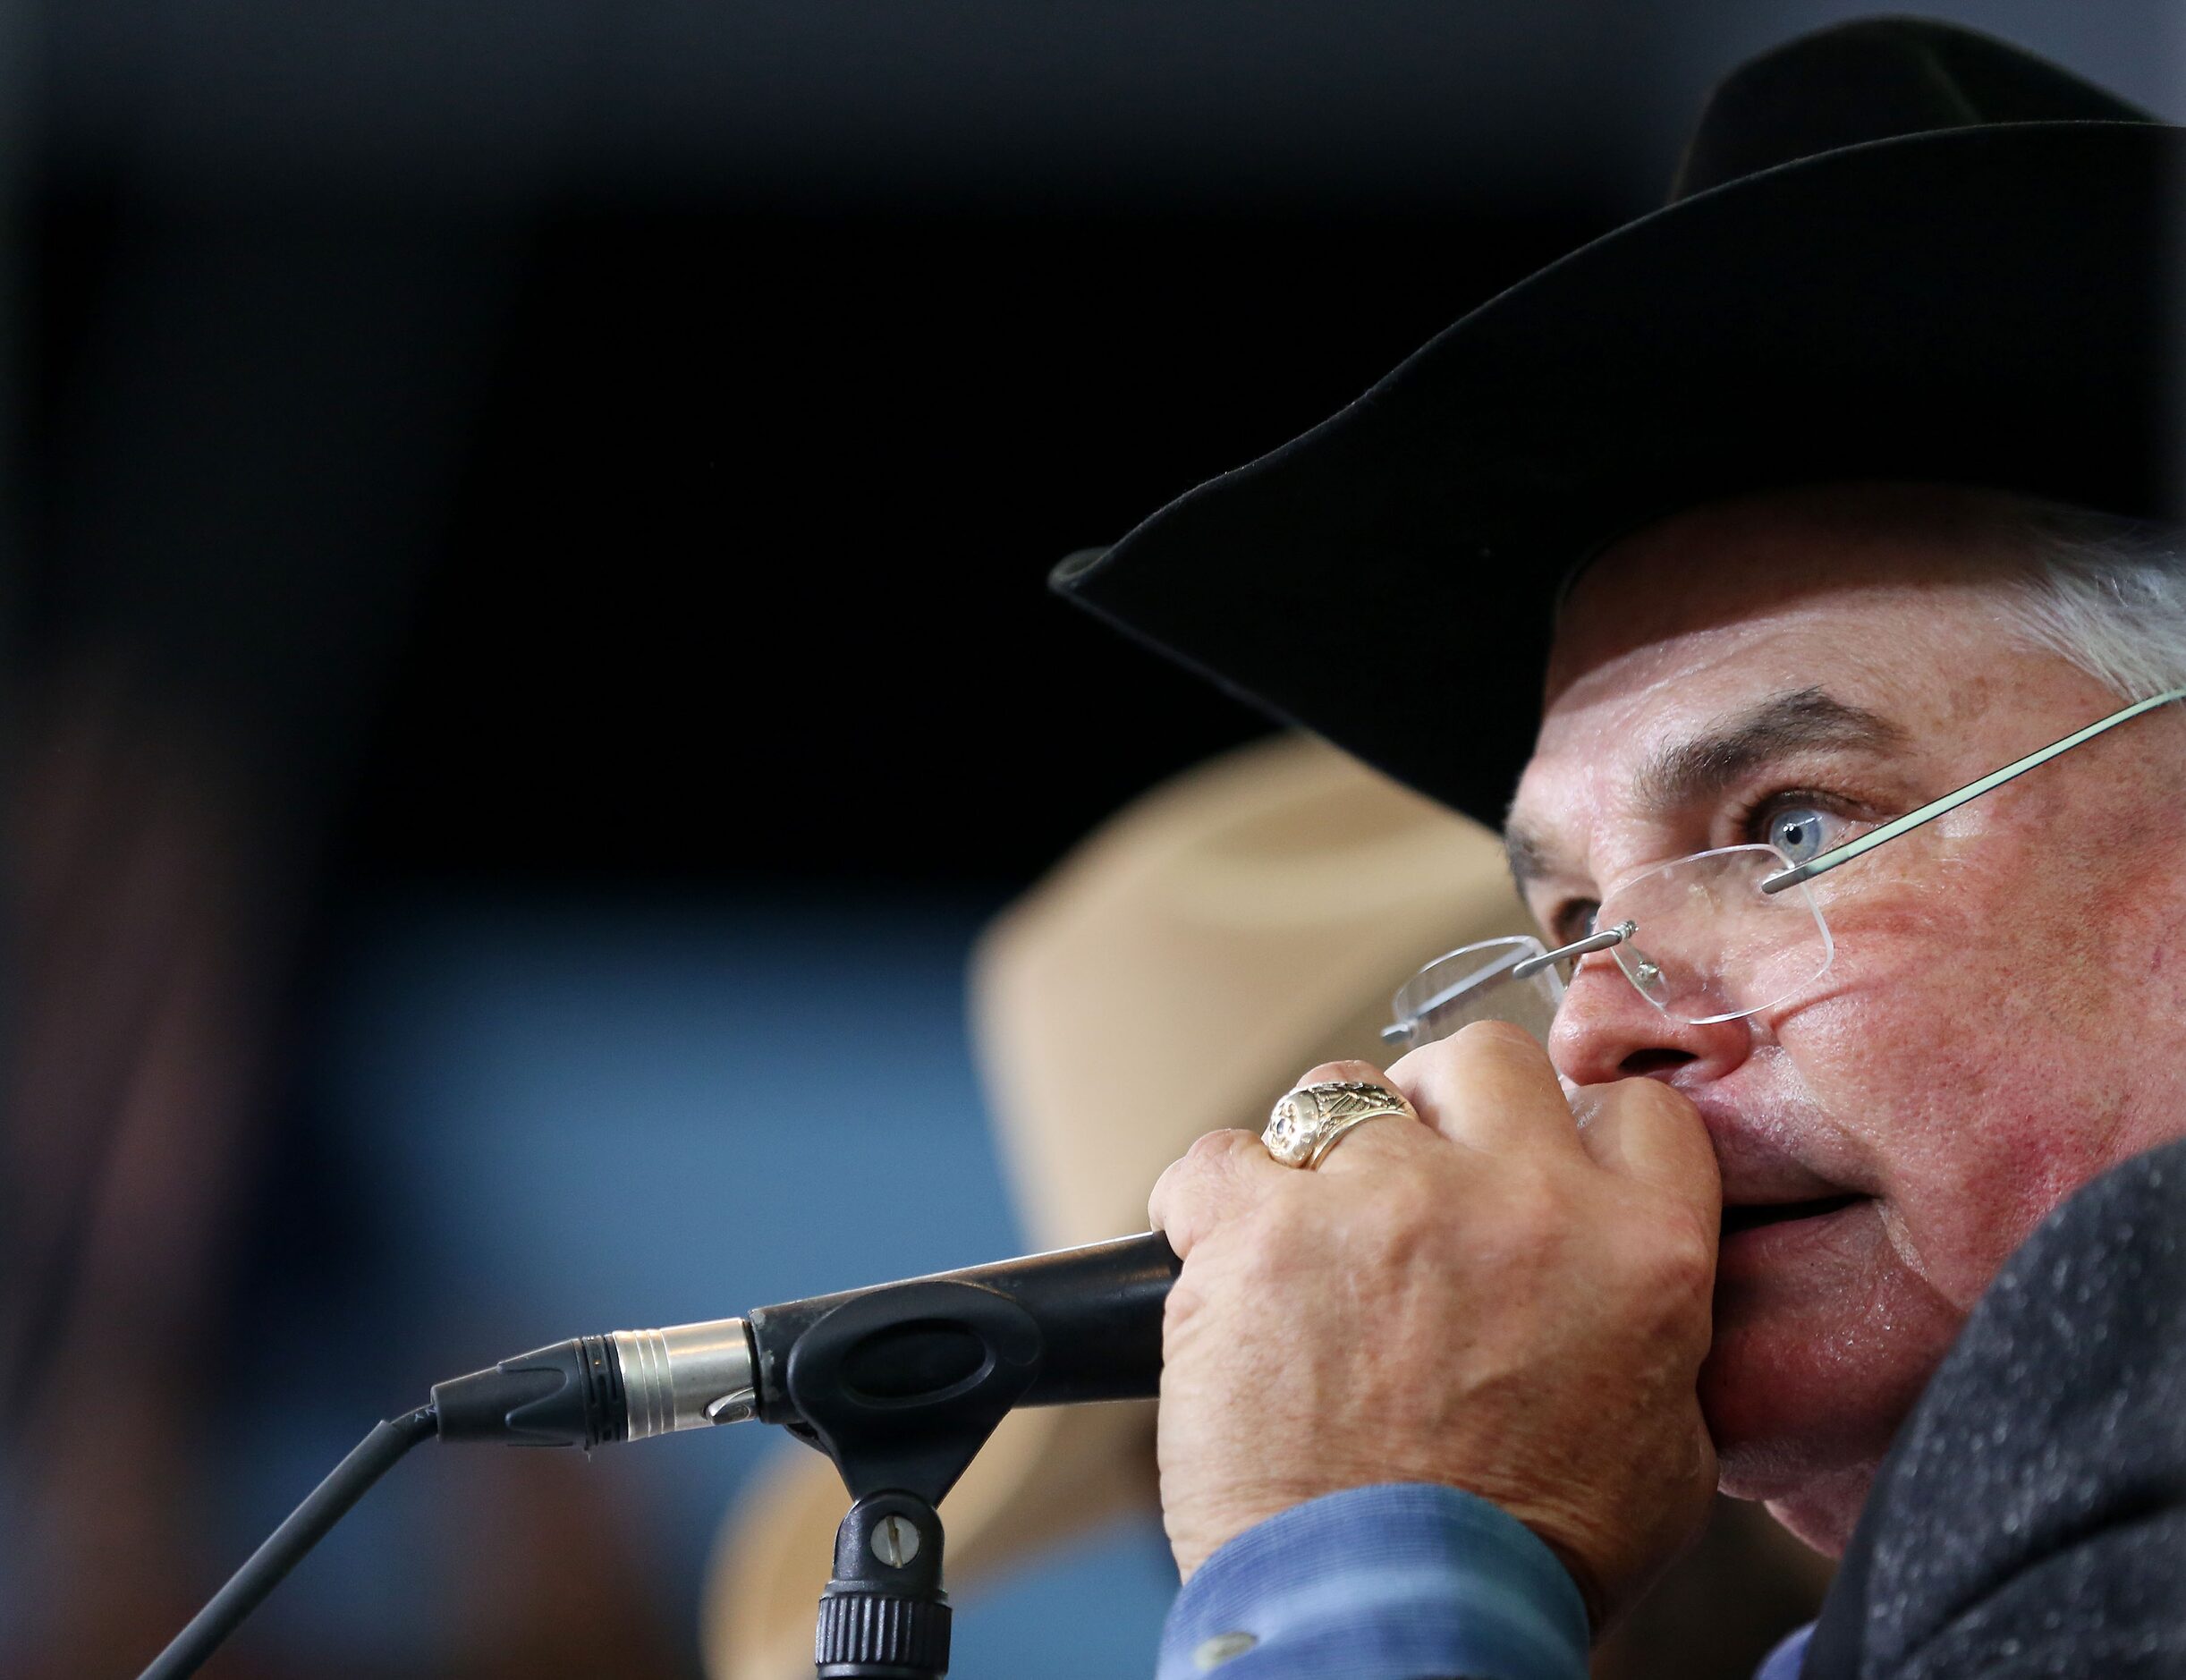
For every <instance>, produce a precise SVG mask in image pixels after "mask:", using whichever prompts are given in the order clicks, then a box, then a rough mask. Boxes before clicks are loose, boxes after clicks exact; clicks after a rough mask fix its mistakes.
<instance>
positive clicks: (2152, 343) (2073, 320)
mask: <svg viewBox="0 0 2186 1680" xmlns="http://www.w3.org/2000/svg"><path fill="white" fill-rule="evenodd" d="M2182 180H2186V130H2182V129H2179V128H2175V127H2171V126H2167V125H2164V124H2158V123H2145V122H2127V121H2119V122H2108V121H2091V122H2041V123H1997V124H1988V125H1983V126H1974V127H1965V128H1957V129H1946V130H1939V131H1933V132H1921V133H1914V134H1909V135H1902V136H1899V137H1896V138H1893V139H1888V140H1876V141H1872V142H1868V143H1865V144H1860V145H1854V146H1848V147H1844V148H1839V149H1836V150H1834V151H1828V152H1823V153H1820V154H1817V155H1816V156H1812V157H1803V158H1800V159H1799V160H1797V161H1795V162H1792V163H1787V164H1784V165H1779V166H1777V167H1775V168H1772V169H1767V170H1763V171H1760V172H1758V173H1756V174H1750V175H1747V176H1744V177H1742V178H1740V179H1737V180H1734V181H1731V182H1726V183H1725V184H1724V185H1721V186H1718V187H1715V188H1712V189H1710V190H1708V191H1703V192H1699V193H1696V194H1695V195H1693V196H1692V197H1690V198H1686V199H1681V200H1679V201H1677V202H1675V203H1673V204H1671V205H1670V206H1668V207H1667V208H1664V209H1661V210H1657V211H1656V212H1654V213H1653V214H1651V215H1648V216H1643V217H1641V218H1640V219H1639V220H1638V221H1635V222H1631V223H1629V224H1627V225H1624V226H1623V227H1621V228H1619V229H1617V230H1616V231H1615V232H1614V233H1609V234H1607V235H1606V236H1605V237H1603V238H1602V239H1599V240H1597V241H1596V242H1593V243H1591V244H1589V245H1587V246H1585V247H1583V248H1581V249H1580V250H1577V251H1575V252H1573V253H1572V254H1571V255H1570V256H1568V257H1566V258H1564V259H1562V260H1561V261H1558V262H1556V263H1555V264H1553V265H1551V266H1550V267H1547V268H1545V269H1543V270H1541V271H1540V272H1539V273H1538V274H1535V275H1533V276H1530V277H1529V278H1528V279H1527V280H1525V281H1523V282H1521V284H1518V285H1516V286H1513V287H1512V288H1511V289H1510V290H1509V291H1507V292H1505V293H1502V294H1501V295H1500V296H1498V297H1496V298H1495V299H1493V300H1492V301H1489V302H1487V304H1485V305H1483V306H1482V307H1480V308H1479V309H1478V310H1474V311H1473V312H1472V313H1471V314H1470V315H1468V316H1466V317H1465V318H1462V320H1460V321H1458V322H1457V323H1456V324H1455V325H1454V326H1453V327H1449V328H1448V329H1446V330H1445V332H1443V333H1442V334H1441V335H1439V336H1437V337H1436V338H1435V339H1434V340H1433V341H1431V342H1430V343H1429V344H1428V345H1426V347H1425V348H1423V349H1421V350H1420V351H1419V352H1417V353H1416V354H1415V355H1413V356H1412V357H1411V359H1410V360H1408V361H1405V362H1404V363H1403V365H1402V366H1401V367H1399V368H1398V369H1396V370H1395V371H1394V373H1392V374H1390V375H1389V376H1388V377H1387V378H1385V379H1384V380H1382V381H1381V383H1379V384H1378V385H1377V386H1375V387H1374V388H1373V389H1372V390H1370V391H1368V393H1367V394H1366V395H1364V396H1362V397H1360V399H1359V400H1358V401H1357V402H1355V403H1351V405H1350V406H1349V407H1347V408H1346V409H1344V410H1343V412H1340V413H1338V414H1337V415H1335V416H1334V418H1333V419H1331V420H1327V421H1326V422H1325V423H1323V424H1322V425H1320V426H1318V427H1317V428H1314V429H1313V430H1312V431H1310V432H1308V433H1307V434H1305V435H1304V436H1303V437H1299V438H1297V439H1295V440H1293V441H1292V442H1291V443H1289V444H1287V445H1284V447H1282V448H1280V449H1278V450H1276V451H1275V452H1274V453H1273V454H1269V455H1267V456H1265V457H1264V458H1262V459H1261V460H1259V461H1257V462H1253V463H1252V464H1250V466H1246V467H1243V468H1241V469H1240V470H1238V471H1234V472H1231V473H1228V474H1226V475H1224V477H1221V478H1219V479H1214V480H1212V481H1211V482H1209V483H1207V484H1204V485H1201V486H1200V487H1199V488H1197V489H1194V490H1192V491H1190V493H1188V494H1187V495H1185V496H1182V497H1181V498H1180V499H1178V500H1177V501H1175V502H1173V503H1172V504H1170V505H1168V506H1166V507H1165V508H1163V509H1162V510H1161V511H1160V512H1159V513H1156V514H1154V515H1153V517H1151V518H1150V519H1148V520H1147V521H1146V522H1144V523H1143V524H1141V525H1140V526H1139V527H1138V528H1137V529H1136V530H1133V531H1131V534H1130V535H1129V536H1127V537H1125V538H1124V539H1123V540H1122V541H1121V542H1119V543H1117V544H1116V545H1115V546H1114V547H1111V548H1108V549H1106V550H1100V551H1087V552H1086V553H1084V554H1081V555H1077V556H1072V557H1071V559H1069V560H1066V561H1065V562H1064V563H1063V564H1062V565H1061V566H1059V567H1058V568H1056V571H1055V576H1054V583H1055V588H1056V589H1057V590H1060V591H1061V592H1062V593H1063V594H1065V595H1067V596H1068V597H1070V598H1072V599H1073V600H1075V601H1077V602H1079V603H1080V605H1082V606H1084V607H1089V609H1091V610H1092V611H1094V612H1095V613H1097V614H1099V615H1102V616H1103V617H1106V618H1107V619H1109V620H1111V621H1113V622H1114V624H1117V625H1119V626H1121V627H1122V628H1123V629H1124V630H1126V631H1127V632H1131V634H1133V635H1134V636H1137V637H1139V638H1140V639H1141V640H1143V641H1148V642H1150V643H1152V644H1154V645H1155V646H1156V647H1157V648H1160V649H1163V650H1165V651H1166V652H1168V653H1170V654H1172V655H1173V656H1174V657H1176V658H1180V659H1182V661H1184V662H1185V663H1186V664H1188V665H1190V666H1195V667H1197V668H1198V669H1199V670H1200V671H1202V672H1203V673H1205V674H1206V675H1208V676H1210V677H1212V678H1213V679H1214V680H1216V682H1217V683H1221V684H1222V685H1224V687H1227V688H1229V689H1231V690H1233V691H1234V692H1238V693H1240V694H1241V695H1242V696H1243V697H1245V698H1246V699H1248V700H1251V701H1252V702H1254V703H1255V704H1257V705H1258V706H1260V707H1261V708H1264V709H1266V710H1267V711H1269V712H1272V713H1274V714H1275V715H1276V716H1277V717H1282V718H1285V719H1288V720H1290V721H1292V722H1294V723H1297V724H1300V725H1303V726H1304V727H1306V728H1308V729H1310V730H1312V731H1313V732H1315V733H1316V734H1320V735H1322V736H1324V737H1326V739H1328V740H1330V741H1332V742H1334V743H1336V744H1337V745H1338V746H1341V747H1343V748H1344V749H1346V750H1347V751H1351V752H1352V753H1354V754H1356V755H1357V756H1358V757H1360V758H1361V759H1365V760H1366V761H1367V762H1368V763H1369V764H1371V765H1374V766H1375V767H1377V768H1379V769H1382V770H1384V771H1385V772H1387V773H1388V774H1390V775H1392V776H1395V777H1396V778H1397V779H1399V780H1400V781H1402V782H1405V783H1407V784H1409V785H1411V786H1413V787H1415V788H1417V789H1419V791H1421V792H1423V793H1428V794H1429V795H1431V796H1432V797H1434V798H1436V799H1438V800H1441V801H1442V802H1445V803H1446V804H1449V805H1452V806H1454V807H1456V808H1457V809H1459V810H1463V811H1466V812H1468V813H1470V814H1471V815H1474V816H1477V817H1479V818H1482V819H1485V820H1487V821H1488V822H1491V823H1495V822H1499V821H1500V819H1501V816H1502V811H1503V808H1504V803H1505V802H1506V801H1507V800H1508V798H1509V795H1510V793H1511V790H1512V785H1514V783H1515V780H1516V777H1517V774H1518V771H1519V769H1520V768H1521V767H1522V765H1523V763H1524V761H1525V759H1526V757H1527V755H1528V752H1529V748H1530V744H1531V741H1532V735H1533V728H1534V721H1535V713H1536V710H1537V706H1536V700H1537V695H1538V683H1539V673H1540V671H1541V669H1542V664H1543V660H1544V658H1545V655H1546V646H1547V641H1548V635H1549V631H1550V621H1551V617H1552V613H1553V608H1554V604H1555V598H1556V596H1557V593H1558V591H1559V590H1560V589H1561V588H1562V586H1563V582H1564V581H1566V580H1567V579H1568V578H1569V577H1570V576H1571V575H1572V573H1574V572H1575V571H1576V570H1577V569H1578V568H1579V567H1580V566H1581V565H1583V564H1585V563H1586V562H1587V561H1588V560H1589V558H1590V557H1591V556H1594V555H1596V554H1597V553H1599V552H1600V550H1601V549H1602V548H1603V547H1605V546H1606V545H1607V544H1609V543H1611V542H1613V541H1614V540H1615V539H1617V538H1619V537H1621V536H1623V535H1625V534H1626V533H1628V532H1630V531H1631V530H1635V529H1637V528H1639V527H1640V526H1643V525H1645V524H1648V522H1651V521H1653V520H1656V519H1657V518H1660V517H1663V516H1665V515H1666V514H1668V513H1673V512H1675V511H1678V510H1680V509H1682V508H1685V507H1690V506H1692V505H1696V504H1699V503H1701V502H1706V501H1709V500H1714V499H1717V498H1720V497H1723V496H1733V495H1738V494H1741V493H1745V492H1750V491H1755V490H1760V489H1765V488H1776V487H1784V486H1789V485H1793V484H1805V483H1818V482H1825V481H1833V480H1847V479H1885V480H1915V481H1933V482H1949V483H1957V484H1968V485H1977V486H1982V487H1986V488H1995V489H2001V490H2007V491H2012V492H2018V493H2021V494H2025V495H2029V496H2039V497H2044V498H2047V499H2052V500H2055V501H2061V502H2067V503H2073V504H2078V505H2084V506H2088V507H2092V508H2098V509H2103V510H2106V511H2110V512H2114V513H2123V514H2128V515H2131V516H2136V517H2151V518H2160V517H2165V516H2171V515H2173V514H2174V513H2175V512H2176V498H2175V495H2174V492H2173V476H2174V475H2173V468H2174V467H2175V465H2176V464H2177V462H2176V460H2175V458H2174V451H2173V448H2172V446H2171V445H2172V428H2171V427H2170V425H2169V424H2168V416H2167V414H2166V412H2165V394H2166V392H2167V391H2168V390H2169V389H2170V388H2171V386H2172V384H2173V374H2174V373H2175V372H2176V367H2175V359H2174V356H2173V346H2172V338H2173V327H2174V325H2175V323H2174V321H2173V318H2172V313H2171V308H2170V305H2169V299H2170V295H2171V291H2172V288H2171V286H2170V285H2169V284H2168V282H2169V277H2170V275H2171V272H2172V258H2173V250H2172V249H2171V247H2172V242H2173V239H2174V238H2175V237H2177V235H2178V233H2179V229H2180V227H2181V225H2182V218H2181V217H2179V216H2175V215H2173V209H2174V208H2177V198H2178V194H2177V191H2176V189H2177V187H2178V185H2179V183H2180V182H2182ZM1271 353H1277V352H1272V351H1271Z"/></svg>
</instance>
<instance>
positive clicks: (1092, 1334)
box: [747, 1231, 1183, 1423]
mask: <svg viewBox="0 0 2186 1680" xmlns="http://www.w3.org/2000/svg"><path fill="white" fill-rule="evenodd" d="M1182 1266H1183V1262H1182V1260H1178V1259H1177V1257H1176V1252H1175V1251H1174V1250H1173V1249H1172V1248H1171V1247H1170V1246H1169V1240H1168V1238H1166V1237H1165V1236H1164V1235H1162V1234H1161V1233H1160V1232H1158V1231H1148V1232H1144V1233H1141V1234H1140V1235H1138V1236H1127V1237H1121V1238H1116V1239H1114V1240H1112V1241H1109V1242H1106V1243H1087V1244H1086V1245H1084V1246H1083V1247H1081V1248H1066V1249H1057V1250H1055V1251H1054V1252H1049V1253H1046V1254H1030V1255H1027V1256H1025V1257H1024V1258H1022V1259H1021V1260H998V1261H996V1262H994V1263H992V1264H989V1265H986V1266H970V1267H967V1268H964V1269H963V1270H962V1271H953V1272H939V1273H936V1274H935V1275H934V1276H933V1277H920V1278H911V1279H907V1280H905V1281H906V1282H910V1283H935V1282H941V1283H962V1284H972V1285H978V1286H979V1287H980V1288H984V1289H990V1290H993V1291H995V1292H996V1294H1003V1295H1006V1296H1008V1297H1009V1298H1010V1299H1011V1300H1012V1301H1013V1302H1016V1303H1017V1304H1018V1305H1019V1306H1020V1307H1021V1308H1023V1309H1024V1311H1026V1312H1027V1313H1029V1315H1030V1316H1031V1318H1032V1319H1033V1320H1034V1321H1035V1322H1036V1323H1037V1324H1038V1326H1039V1329H1040V1335H1041V1340H1042V1343H1043V1348H1042V1353H1041V1357H1040V1362H1039V1370H1038V1374H1037V1375H1036V1376H1035V1377H1034V1378H1033V1379H1032V1383H1031V1385H1030V1387H1029V1388H1028V1389H1027V1390H1026V1392H1025V1394H1024V1396H1023V1397H1022V1398H1021V1400H1020V1401H1019V1402H1018V1404H1020V1405H1029V1406H1039V1405H1072V1404H1078V1403H1080V1402H1083V1401H1089V1400H1150V1399H1152V1398H1153V1397H1154V1396H1155V1395H1156V1394H1157V1393H1158V1392H1159V1390H1160V1386H1161V1314H1162V1303H1163V1302H1165V1301H1166V1300H1167V1299H1168V1294H1169V1285H1172V1284H1173V1283H1174V1282H1175V1281H1176V1275H1177V1273H1178V1271H1179V1270H1181V1269H1182ZM902 1286H903V1285H902V1284H879V1285H873V1286H871V1287H868V1288H865V1289H850V1290H845V1291H843V1293H842V1294H833V1295H815V1296H813V1297H812V1298H811V1299H809V1300H806V1301H792V1302H784V1303H783V1304H782V1305H780V1306H774V1307H759V1308H756V1309H754V1310H753V1311H752V1312H751V1313H750V1317H749V1319H748V1320H747V1322H748V1323H749V1325H750V1337H751V1351H752V1354H753V1366H754V1371H755V1376H756V1382H755V1385H754V1386H755V1387H756V1388H757V1390H758V1395H757V1408H758V1416H759V1417H760V1418H761V1419H763V1420H764V1421H767V1422H768V1423H798V1422H801V1421H803V1417H802V1413H801V1412H800V1411H799V1409H798V1407H797V1405H796V1404H795V1403H794V1402H793V1401H792V1399H791V1398H790V1396H789V1388H788V1384H787V1381H786V1372H787V1369H788V1362H789V1357H790V1353H791V1350H792V1348H794V1347H795V1346H796V1345H797V1341H798V1338H799V1337H800V1336H802V1335H803V1334H804V1333H805V1332H806V1331H807V1330H808V1329H809V1328H811V1327H812V1326H813V1325H814V1324H816V1323H817V1322H818V1320H819V1319H821V1318H822V1317H824V1316H825V1315H826V1314H827V1313H829V1312H831V1311H834V1310H835V1308H837V1307H840V1306H843V1305H845V1304H846V1303H848V1302H852V1301H856V1300H859V1299H860V1298H861V1297H866V1296H876V1295H880V1294H885V1292H886V1291H888V1290H891V1289H900V1288H902ZM961 1337H962V1333H961V1331H958V1330H956V1329H954V1328H953V1327H952V1326H950V1325H948V1324H946V1323H928V1322H924V1321H920V1320H917V1319H913V1320H911V1322H908V1323H905V1324H902V1325H900V1326H897V1327H894V1328H893V1330H892V1332H891V1337H890V1345H889V1349H888V1359H889V1362H891V1364H892V1365H894V1366H897V1367H899V1368H902V1369H906V1370H912V1369H918V1368H919V1367H920V1366H921V1365H929V1366H931V1367H932V1368H935V1369H938V1370H945V1369H947V1368H948V1366H949V1364H950V1362H951V1361H953V1360H955V1359H957V1358H958V1357H959V1353H958V1349H959V1348H960V1347H961V1345H962V1341H961Z"/></svg>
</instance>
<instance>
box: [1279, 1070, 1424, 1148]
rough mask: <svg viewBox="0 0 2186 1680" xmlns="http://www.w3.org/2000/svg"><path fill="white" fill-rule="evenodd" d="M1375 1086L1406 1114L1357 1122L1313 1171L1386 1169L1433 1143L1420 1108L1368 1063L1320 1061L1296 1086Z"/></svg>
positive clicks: (1392, 1081) (1395, 1083) (1392, 1080)
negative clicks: (1348, 1084) (1385, 1092)
mask: <svg viewBox="0 0 2186 1680" xmlns="http://www.w3.org/2000/svg"><path fill="white" fill-rule="evenodd" d="M1339 1082H1342V1083H1351V1084H1362V1085H1378V1086H1380V1087H1381V1088H1382V1089H1383V1090H1385V1091H1387V1092H1388V1093H1389V1094H1390V1095H1391V1096H1393V1097H1394V1098H1395V1099H1397V1100H1398V1101H1399V1102H1401V1103H1402V1104H1403V1105H1404V1107H1406V1108H1407V1109H1409V1110H1410V1113H1408V1114H1405V1115H1389V1116H1381V1115H1377V1116H1375V1117H1374V1118H1373V1119H1371V1120H1363V1121H1360V1123H1359V1124H1356V1125H1353V1126H1352V1127H1351V1129H1350V1130H1349V1131H1347V1132H1345V1133H1343V1134H1342V1135H1341V1136H1340V1137H1338V1138H1337V1139H1336V1141H1334V1143H1333V1144H1331V1145H1330V1146H1329V1148H1328V1152H1327V1153H1326V1155H1324V1156H1322V1157H1321V1160H1320V1164H1319V1166H1318V1167H1315V1168H1313V1169H1312V1170H1314V1171H1316V1172H1323V1173H1325V1172H1327V1171H1329V1170H1331V1169H1334V1170H1336V1171H1339V1172H1346V1173H1352V1172H1359V1171H1361V1170H1365V1169H1368V1168H1372V1167H1386V1166H1388V1165H1390V1164H1392V1163H1394V1162H1401V1161H1409V1160H1411V1158H1414V1157H1415V1156H1416V1155H1417V1154H1418V1153H1419V1150H1420V1149H1422V1148H1423V1147H1426V1146H1428V1145H1429V1144H1430V1143H1431V1142H1432V1141H1433V1132H1432V1128H1430V1127H1429V1126H1428V1125H1427V1124H1425V1122H1424V1121H1423V1120H1422V1119H1421V1117H1420V1115H1419V1108H1418V1107H1417V1105H1415V1104H1414V1103H1413V1102H1412V1100H1411V1098H1410V1097H1409V1096H1408V1095H1406V1094H1405V1091H1404V1089H1403V1087H1402V1085H1400V1084H1399V1083H1398V1082H1396V1080H1395V1079H1394V1078H1393V1077H1392V1076H1391V1075H1390V1074H1388V1073H1384V1072H1382V1070H1381V1069H1380V1068H1378V1067H1376V1066H1375V1065H1373V1063H1371V1062H1323V1063H1322V1064H1321V1065H1319V1066H1318V1067H1312V1068H1308V1069H1307V1070H1306V1072H1305V1073H1303V1074H1301V1075H1300V1077H1299V1080H1298V1085H1297V1086H1293V1087H1292V1089H1293V1090H1295V1089H1298V1088H1299V1087H1302V1086H1306V1085H1326V1084H1334V1083H1339Z"/></svg>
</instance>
